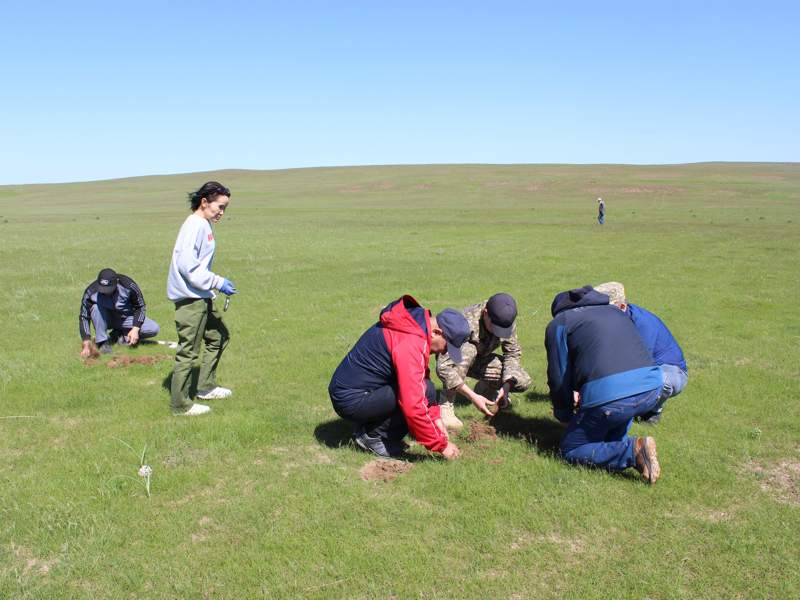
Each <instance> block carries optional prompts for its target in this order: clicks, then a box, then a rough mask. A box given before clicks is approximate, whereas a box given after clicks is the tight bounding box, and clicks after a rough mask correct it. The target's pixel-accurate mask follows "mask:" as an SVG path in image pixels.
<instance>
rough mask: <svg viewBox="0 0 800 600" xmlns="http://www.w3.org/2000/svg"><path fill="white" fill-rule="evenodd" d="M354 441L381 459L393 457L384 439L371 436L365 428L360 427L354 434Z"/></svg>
mask: <svg viewBox="0 0 800 600" xmlns="http://www.w3.org/2000/svg"><path fill="white" fill-rule="evenodd" d="M353 441H354V442H355V443H356V445H357V446H358V447H359V448H361V449H362V450H364V451H365V452H372V453H373V454H376V455H377V456H380V457H381V458H391V457H392V456H391V454H389V451H388V450H387V449H386V446H385V445H384V443H383V442H384V440H383V438H381V437H380V436H377V435H376V436H371V435H369V434H368V433H367V432H366V430H365V429H364V428H363V427H359V428H358V429H356V430H355V431H354V432H353Z"/></svg>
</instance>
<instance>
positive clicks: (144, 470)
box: [139, 465, 153, 477]
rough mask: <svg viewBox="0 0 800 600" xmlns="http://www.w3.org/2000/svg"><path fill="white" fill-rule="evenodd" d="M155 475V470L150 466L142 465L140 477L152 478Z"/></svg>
mask: <svg viewBox="0 0 800 600" xmlns="http://www.w3.org/2000/svg"><path fill="white" fill-rule="evenodd" d="M152 474H153V469H151V468H150V465H142V466H141V467H140V468H139V477H150V475H152Z"/></svg>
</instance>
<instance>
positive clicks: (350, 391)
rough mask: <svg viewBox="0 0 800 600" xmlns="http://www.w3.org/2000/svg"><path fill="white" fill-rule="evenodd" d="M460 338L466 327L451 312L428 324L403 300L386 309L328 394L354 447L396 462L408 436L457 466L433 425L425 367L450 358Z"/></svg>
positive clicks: (440, 429) (435, 415)
mask: <svg viewBox="0 0 800 600" xmlns="http://www.w3.org/2000/svg"><path fill="white" fill-rule="evenodd" d="M467 337H469V324H468V323H467V321H466V319H465V318H464V316H463V315H462V314H461V313H459V312H458V311H456V310H453V309H451V308H448V309H445V310H443V311H442V312H440V313H439V314H438V315H436V316H433V315H432V314H431V312H430V311H429V310H428V309H426V308H423V307H422V306H420V304H419V303H418V302H417V301H416V300H415V299H414V298H413V297H411V296H408V295H406V296H403V297H401V298H399V299H398V300H395V301H394V302H392V303H390V304H389V305H388V306H386V307H385V308H384V309H383V310H382V311H381V314H380V319H379V320H378V322H377V323H375V324H374V325H373V326H372V327H370V328H369V329H367V331H366V332H365V333H364V334H363V335H362V336H361V338H360V339H359V340H358V341H357V342H356V344H355V346H353V348H352V349H351V350H350V352H348V353H347V356H345V357H344V359H343V360H342V362H341V363H340V364H339V366H338V367H337V368H336V371H335V372H334V373H333V377H332V378H331V382H330V385H329V386H328V393H329V394H330V398H331V403H332V404H333V409H334V410H335V411H336V414H338V415H339V416H340V417H342V418H343V419H346V420H348V421H350V422H352V423H353V424H354V425H355V432H354V433H353V439H354V441H355V443H356V445H358V446H359V447H360V448H361V449H362V450H365V451H367V452H372V453H373V454H377V455H378V456H381V457H384V458H389V457H392V456H398V455H401V454H402V453H403V452H404V451H405V445H404V443H403V438H404V437H405V435H406V434H407V433H409V431H410V433H411V434H412V435H413V436H414V438H415V439H416V440H417V442H418V443H420V444H422V445H423V446H424V447H425V448H427V449H428V450H430V451H432V452H440V453H441V454H442V455H443V456H444V457H445V458H446V459H448V460H452V459H455V458H458V456H459V450H458V447H457V446H456V445H455V444H453V443H452V442H451V441H450V440H449V438H448V436H447V430H446V429H445V426H444V424H443V423H442V421H441V415H440V411H439V406H438V405H437V404H436V388H435V387H434V385H433V382H432V381H431V379H430V372H429V369H428V359H429V357H430V354H431V352H433V353H434V354H441V353H443V352H445V351H447V352H450V353H452V354H453V355H458V353H459V348H460V346H461V345H462V344H463V343H464V341H465V340H466V339H467Z"/></svg>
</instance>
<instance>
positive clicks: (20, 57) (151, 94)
mask: <svg viewBox="0 0 800 600" xmlns="http://www.w3.org/2000/svg"><path fill="white" fill-rule="evenodd" d="M0 15H2V20H3V22H4V35H3V37H4V44H3V51H2V52H0V75H2V80H3V84H4V85H3V93H2V95H0V138H1V139H2V143H0V184H7V183H30V182H56V181H82V180H88V179H105V178H113V177H124V176H134V175H149V174H158V173H179V172H188V171H204V170H211V169H220V168H249V169H275V168H292V167H308V166H328V165H362V164H404V163H414V164H419V163H635V164H636V163H638V164H642V163H683V162H697V161H712V160H714V161H717V160H720V161H792V162H795V161H800V35H798V31H799V30H800V3H797V2H770V1H763V2H702V1H696V2H642V1H641V0H640V1H638V2H613V1H610V2H596V1H594V2H577V1H576V2H541V3H540V2H504V1H502V0H498V1H493V2H487V1H483V2H444V1H440V2H437V1H435V0H428V1H426V2H416V1H403V2H398V1H394V2H389V1H385V2H381V1H377V0H375V1H360V2H355V1H346V0H339V1H336V2H334V1H330V2H323V1H314V2H304V1H302V0H297V1H295V2H263V3H257V2H235V1H234V2H230V1H229V2H219V1H217V2H206V1H204V0H202V1H194V2H182V1H174V2H168V1H162V2H149V1H140V2H136V3H122V2H119V3H116V2H108V1H107V0H106V1H105V2H80V1H79V0H76V2H75V3H68V2H58V3H56V2H30V3H23V2H16V3H4V5H3V7H2V8H1V9H0Z"/></svg>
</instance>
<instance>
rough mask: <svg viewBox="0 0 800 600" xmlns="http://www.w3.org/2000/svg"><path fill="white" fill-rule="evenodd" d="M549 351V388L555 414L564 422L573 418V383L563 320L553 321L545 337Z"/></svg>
mask: <svg viewBox="0 0 800 600" xmlns="http://www.w3.org/2000/svg"><path fill="white" fill-rule="evenodd" d="M544 347H545V350H546V351H547V386H548V387H549V388H550V401H551V402H552V403H553V414H554V415H555V417H556V418H557V419H558V420H559V421H562V422H566V421H569V420H570V419H571V418H572V383H571V377H570V368H569V351H568V349H567V332H566V327H565V325H564V323H563V321H562V319H558V318H556V319H553V320H552V321H550V324H549V325H548V326H547V330H546V331H545V337H544Z"/></svg>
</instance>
